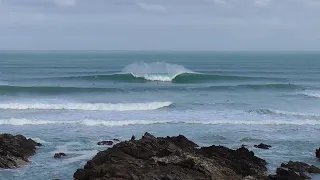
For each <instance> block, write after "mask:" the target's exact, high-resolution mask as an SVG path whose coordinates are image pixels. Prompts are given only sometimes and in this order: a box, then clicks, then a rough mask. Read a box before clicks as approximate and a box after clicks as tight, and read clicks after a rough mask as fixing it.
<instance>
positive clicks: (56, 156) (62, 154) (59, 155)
mask: <svg viewBox="0 0 320 180" xmlns="http://www.w3.org/2000/svg"><path fill="white" fill-rule="evenodd" d="M66 156H67V155H66V154H65V153H62V152H59V153H55V154H54V156H53V158H55V159H60V158H63V157H66Z"/></svg>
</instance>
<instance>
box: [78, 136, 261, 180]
mask: <svg viewBox="0 0 320 180" xmlns="http://www.w3.org/2000/svg"><path fill="white" fill-rule="evenodd" d="M197 147H198V146H197V144H195V143H194V142H192V141H190V140H188V139H187V138H186V137H184V136H182V135H179V136H176V137H166V138H160V137H159V138H156V137H154V136H152V135H151V134H149V133H146V134H145V135H144V136H143V137H142V139H140V140H134V138H133V139H132V140H130V141H124V142H120V143H118V144H116V145H114V146H113V147H112V148H109V149H107V150H105V151H101V152H99V153H98V154H97V155H96V156H95V157H93V159H92V160H90V161H88V162H87V164H86V165H85V166H84V168H83V169H78V170H77V172H76V173H75V174H74V178H75V179H76V180H85V179H95V180H102V179H108V180H125V179H132V180H138V179H139V180H149V179H154V180H173V179H177V180H178V179H179V180H180V179H181V180H182V179H183V180H191V179H192V180H193V179H199V180H200V179H201V180H209V179H217V180H229V179H233V180H242V179H252V178H253V179H267V176H266V171H267V169H266V167H265V165H266V161H265V160H263V159H260V158H258V157H256V156H254V153H253V152H250V151H249V150H248V149H246V148H244V147H242V148H240V149H237V150H231V149H228V148H226V147H223V146H210V147H202V148H197Z"/></svg>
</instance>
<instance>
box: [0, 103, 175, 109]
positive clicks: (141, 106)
mask: <svg viewBox="0 0 320 180" xmlns="http://www.w3.org/2000/svg"><path fill="white" fill-rule="evenodd" d="M171 104H172V102H148V103H118V104H107V103H66V104H42V103H34V104H23V103H6V104H0V109H6V110H32V109H34V110H84V111H146V110H156V109H160V108H164V107H168V106H170V105H171Z"/></svg>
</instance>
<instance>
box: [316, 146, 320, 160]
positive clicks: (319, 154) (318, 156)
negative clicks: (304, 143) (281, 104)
mask: <svg viewBox="0 0 320 180" xmlns="http://www.w3.org/2000/svg"><path fill="white" fill-rule="evenodd" d="M316 157H317V158H319V159H320V148H319V149H316Z"/></svg>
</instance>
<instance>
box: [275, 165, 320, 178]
mask: <svg viewBox="0 0 320 180" xmlns="http://www.w3.org/2000/svg"><path fill="white" fill-rule="evenodd" d="M305 173H311V174H320V169H319V168H317V167H316V166H313V165H309V164H306V163H302V162H293V161H289V162H288V163H287V164H285V163H282V164H281V167H280V168H278V169H277V172H276V175H270V176H269V179H271V180H305V179H311V178H310V177H309V176H307V175H306V174H305Z"/></svg>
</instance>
